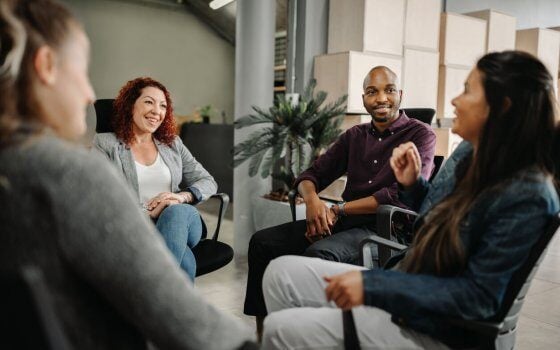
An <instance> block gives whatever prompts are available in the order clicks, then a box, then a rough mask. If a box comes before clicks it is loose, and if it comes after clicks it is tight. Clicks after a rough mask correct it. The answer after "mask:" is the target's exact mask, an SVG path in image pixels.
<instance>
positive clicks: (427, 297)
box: [363, 142, 560, 346]
mask: <svg viewBox="0 0 560 350" xmlns="http://www.w3.org/2000/svg"><path fill="white" fill-rule="evenodd" d="M471 154H472V146H471V145H470V144H469V143H467V142H463V143H461V144H460V145H459V146H458V148H457V149H456V151H455V152H454V153H453V154H452V155H451V156H450V158H449V159H448V160H447V162H446V163H445V165H444V166H443V168H442V169H441V170H440V172H439V173H438V175H437V176H436V178H435V179H434V181H433V182H432V184H428V182H427V181H426V180H425V179H423V178H420V179H419V181H418V182H417V183H416V184H415V185H414V186H413V188H411V189H409V190H407V191H406V192H401V193H400V194H399V195H400V196H401V200H402V201H403V203H406V204H407V205H409V206H410V207H411V208H412V209H414V210H417V211H418V214H419V216H418V217H417V219H416V222H418V221H419V220H423V218H424V217H425V216H426V214H427V213H428V212H429V211H430V209H431V208H433V207H434V206H435V205H436V204H437V203H439V202H440V201H442V200H443V199H444V198H446V197H447V196H448V195H449V194H450V193H451V192H452V191H453V189H454V188H455V181H456V171H457V169H456V168H457V165H458V163H459V162H460V161H461V160H462V159H464V158H465V157H468V156H470V155H471ZM559 209H560V204H559V200H558V195H557V193H556V190H555V188H554V186H553V183H552V179H551V178H550V177H547V176H546V175H545V174H543V173H541V172H539V171H536V170H534V169H525V170H522V171H520V172H518V173H517V174H516V175H515V176H514V177H513V178H512V179H511V180H507V181H506V182H504V183H503V184H502V185H501V186H499V188H498V189H496V190H493V191H491V192H487V193H483V194H481V195H480V196H479V198H477V199H476V202H475V203H474V205H473V208H472V209H471V211H470V212H469V213H468V214H467V216H466V218H465V219H464V221H463V223H462V224H461V228H460V237H461V240H462V242H463V247H464V249H465V253H466V258H467V264H466V268H465V270H464V271H463V272H462V273H461V274H459V275H458V276H456V277H438V276H435V275H430V274H408V273H405V272H402V271H398V270H369V271H364V272H363V279H364V290H365V304H366V305H369V306H375V307H378V308H381V309H383V310H385V311H387V312H389V313H391V314H392V316H393V318H392V319H393V322H395V323H397V324H399V325H401V326H405V327H409V328H411V329H414V330H416V331H419V332H422V333H426V334H428V335H430V336H432V337H434V338H436V339H439V340H440V341H442V342H444V343H445V344H447V345H450V346H458V345H463V344H467V343H468V340H469V339H467V338H466V336H465V333H462V332H461V330H459V329H457V328H453V327H452V326H449V325H448V324H446V323H445V319H446V318H460V319H486V318H489V317H492V316H494V315H495V314H496V312H497V310H498V308H499V305H500V304H501V302H502V300H503V297H504V294H505V290H506V287H507V284H508V282H509V280H510V279H511V276H512V275H513V273H514V272H515V271H516V270H517V269H518V268H519V266H520V265H521V264H522V263H523V261H524V259H525V258H526V257H527V255H528V252H529V250H530V249H531V247H532V246H533V244H534V243H535V242H536V240H537V238H538V236H539V235H540V234H541V233H542V232H544V229H545V226H546V225H547V223H548V221H549V219H550V218H551V216H552V215H554V214H555V213H557V212H558V211H559ZM394 258H397V257H394ZM401 258H402V256H401Z"/></svg>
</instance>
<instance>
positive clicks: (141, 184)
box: [134, 152, 171, 203]
mask: <svg viewBox="0 0 560 350" xmlns="http://www.w3.org/2000/svg"><path fill="white" fill-rule="evenodd" d="M134 164H135V165H136V174H137V176H138V190H139V192H140V201H141V202H142V203H147V202H148V201H149V200H150V199H152V198H154V197H155V196H157V195H158V194H160V193H162V192H171V171H169V167H168V166H167V165H166V164H165V162H164V161H163V159H161V157H160V155H159V152H158V155H157V158H156V161H155V162H154V163H153V164H151V165H143V164H140V163H138V162H137V161H134Z"/></svg>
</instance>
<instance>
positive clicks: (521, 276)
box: [493, 214, 560, 333]
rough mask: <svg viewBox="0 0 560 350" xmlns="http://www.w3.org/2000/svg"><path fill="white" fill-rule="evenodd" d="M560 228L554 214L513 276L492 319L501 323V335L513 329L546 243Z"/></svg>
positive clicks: (559, 222)
mask: <svg viewBox="0 0 560 350" xmlns="http://www.w3.org/2000/svg"><path fill="white" fill-rule="evenodd" d="M559 226H560V214H556V215H555V216H554V217H553V218H552V219H551V220H550V223H549V224H548V226H547V227H546V230H545V232H543V233H542V234H541V236H540V237H539V239H538V240H537V242H536V243H535V244H534V245H533V247H532V248H531V251H530V252H529V256H528V257H527V260H525V262H524V263H523V265H521V267H520V268H519V269H518V270H517V271H516V272H515V273H514V274H513V276H512V278H511V280H510V282H509V284H508V287H507V290H506V294H505V296H504V300H503V302H502V305H501V307H500V309H499V310H498V313H497V314H496V316H495V317H494V318H493V319H494V320H495V321H498V322H503V323H504V324H503V326H502V329H501V333H503V332H507V331H510V330H512V329H514V328H515V326H516V324H517V319H518V318H519V314H520V312H521V307H522V306H523V302H524V300H525V295H526V294H527V291H528V290H529V287H530V286H531V281H532V280H533V277H534V276H535V274H536V272H537V269H538V267H539V265H540V263H541V261H542V259H543V258H544V256H545V254H544V253H545V251H546V247H547V246H548V243H549V242H550V240H551V239H552V237H553V236H554V234H555V233H556V231H557V230H558V227H559Z"/></svg>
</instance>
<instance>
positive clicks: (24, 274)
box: [0, 266, 71, 350]
mask: <svg viewBox="0 0 560 350" xmlns="http://www.w3.org/2000/svg"><path fill="white" fill-rule="evenodd" d="M0 300H1V305H2V306H1V310H0V349H7V350H8V349H30V350H31V349H49V350H70V349H71V347H70V343H69V341H68V339H67V337H66V334H65V333H64V330H63V327H62V324H61V322H60V319H59V318H58V315H57V313H56V308H55V306H54V301H53V298H52V295H51V293H50V291H49V289H48V288H47V285H46V283H45V281H44V277H43V274H42V272H41V271H40V270H39V269H38V268H35V267H31V266H26V267H23V268H22V269H21V270H20V271H18V272H17V273H15V272H10V273H9V272H2V273H1V277H0Z"/></svg>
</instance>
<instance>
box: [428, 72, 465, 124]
mask: <svg viewBox="0 0 560 350" xmlns="http://www.w3.org/2000/svg"><path fill="white" fill-rule="evenodd" d="M470 71H471V70H470V69H466V68H456V67H448V66H440V67H439V86H438V108H437V109H436V110H437V117H438V118H453V117H454V114H453V110H454V107H453V105H451V100H452V99H453V98H455V97H456V96H458V95H459V94H460V93H461V92H462V91H463V88H464V84H465V81H466V80H467V77H468V75H469V72H470Z"/></svg>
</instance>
